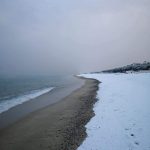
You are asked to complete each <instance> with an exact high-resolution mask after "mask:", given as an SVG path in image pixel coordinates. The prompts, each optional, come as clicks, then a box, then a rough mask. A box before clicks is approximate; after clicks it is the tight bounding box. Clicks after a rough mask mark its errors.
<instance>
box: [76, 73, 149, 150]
mask: <svg viewBox="0 0 150 150" xmlns="http://www.w3.org/2000/svg"><path fill="white" fill-rule="evenodd" d="M80 76H82V77H85V78H93V79H97V80H99V81H101V82H102V83H101V84H100V85H99V90H98V91H97V98H98V102H97V103H96V104H95V106H94V113H95V116H94V117H93V118H92V119H91V120H90V122H88V124H87V125H86V132H87V138H86V139H85V141H84V142H83V143H82V145H81V146H80V147H79V148H78V150H149V149H150V109H149V107H150V73H138V74H135V73H133V74H102V73H101V74H82V75H80Z"/></svg>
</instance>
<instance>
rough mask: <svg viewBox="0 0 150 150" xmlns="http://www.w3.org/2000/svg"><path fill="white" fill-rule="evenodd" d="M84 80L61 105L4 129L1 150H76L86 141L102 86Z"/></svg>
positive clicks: (92, 81) (93, 81)
mask: <svg viewBox="0 0 150 150" xmlns="http://www.w3.org/2000/svg"><path fill="white" fill-rule="evenodd" d="M84 80H85V84H84V85H83V86H82V87H81V88H79V89H77V90H75V91H74V92H72V93H71V94H70V95H68V96H67V97H65V98H63V99H62V100H61V101H59V102H57V103H55V104H52V105H49V106H47V107H45V108H43V109H41V110H38V111H36V112H32V113H31V114H29V115H28V116H26V117H24V118H23V119H21V120H19V121H17V122H16V123H14V124H12V125H10V126H8V127H7V128H4V129H1V130H0V150H75V149H76V148H77V147H78V146H79V145H80V144H81V143H82V141H83V140H84V138H85V137H86V132H85V130H86V129H85V124H86V123H87V122H88V121H89V119H90V118H91V117H92V116H93V115H94V113H93V104H94V103H95V102H96V91H97V90H98V84H99V82H98V81H96V80H93V79H84Z"/></svg>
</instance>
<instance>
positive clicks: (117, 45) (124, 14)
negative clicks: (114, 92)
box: [0, 0, 150, 74]
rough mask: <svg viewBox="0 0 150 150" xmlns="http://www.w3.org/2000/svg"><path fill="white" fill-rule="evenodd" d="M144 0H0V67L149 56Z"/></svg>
mask: <svg viewBox="0 0 150 150" xmlns="http://www.w3.org/2000/svg"><path fill="white" fill-rule="evenodd" d="M149 10H150V1H149V0H136V1H134V0H126V1H123V0H111V1H110V0H109V1H108V0H83V1H81V0H76V1H73V0H64V1H60V0H55V1H52V0H43V1H40V0H32V1H31V0H22V1H20V0H13V1H8V0H1V1H0V72H1V73H6V74H7V73H12V74H26V73H29V74H30V73H35V74H36V73H38V74H51V73H52V72H55V73H62V72H72V73H78V72H88V71H99V70H102V69H107V68H111V67H116V66H121V65H125V64H128V63H132V62H141V61H144V60H147V61H150V42H149V39H150V30H149V26H150V11H149Z"/></svg>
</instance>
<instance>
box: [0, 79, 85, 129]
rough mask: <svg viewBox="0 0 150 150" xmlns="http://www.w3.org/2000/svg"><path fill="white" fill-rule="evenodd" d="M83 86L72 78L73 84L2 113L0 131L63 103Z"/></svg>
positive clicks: (53, 90) (55, 89) (0, 115)
mask: <svg viewBox="0 0 150 150" xmlns="http://www.w3.org/2000/svg"><path fill="white" fill-rule="evenodd" d="M83 84H84V81H83V80H81V79H78V78H75V77H72V78H71V82H68V83H67V84H66V85H64V86H60V87H55V88H54V89H52V90H51V91H50V92H48V93H45V94H43V95H40V96H38V97H36V98H34V99H31V100H29V101H26V102H24V103H22V104H19V105H16V106H15V107H12V108H10V109H9V110H7V111H5V112H2V113H0V130H2V129H3V128H5V127H7V126H9V125H11V124H13V123H15V122H16V121H18V120H20V119H21V118H23V117H25V116H27V115H29V114H30V113H32V112H35V111H37V110H40V109H42V108H44V107H47V106H49V105H52V104H54V103H57V102H59V101H61V100H62V99H63V98H65V97H66V96H67V95H69V94H70V93H71V92H73V91H74V90H76V89H78V88H80V87H81V86H82V85H83Z"/></svg>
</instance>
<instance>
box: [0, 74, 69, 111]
mask: <svg viewBox="0 0 150 150" xmlns="http://www.w3.org/2000/svg"><path fill="white" fill-rule="evenodd" d="M71 78H72V76H65V75H61V76H56V75H55V76H38V77H37V76H36V77H35V76H30V77H29V76H26V77H0V113H2V112H5V111H7V110H9V109H10V108H12V107H14V106H16V105H19V104H22V103H24V102H26V101H29V100H31V99H33V98H36V97H38V96H40V95H42V94H45V93H47V92H50V91H51V90H53V89H55V88H57V87H62V86H66V85H67V84H70V82H71V81H72V79H71Z"/></svg>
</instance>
